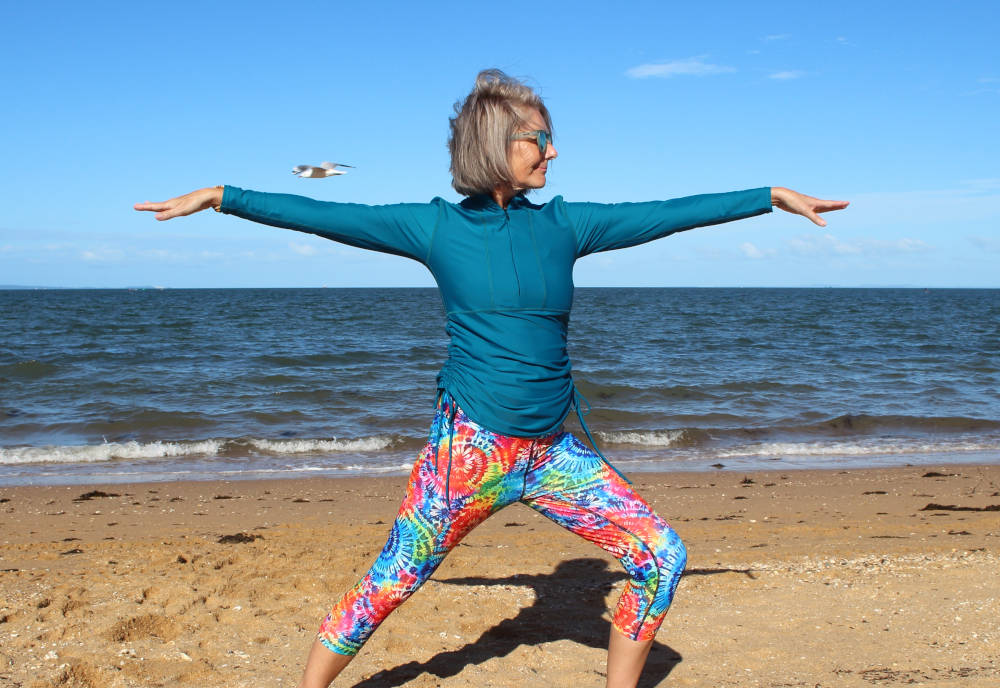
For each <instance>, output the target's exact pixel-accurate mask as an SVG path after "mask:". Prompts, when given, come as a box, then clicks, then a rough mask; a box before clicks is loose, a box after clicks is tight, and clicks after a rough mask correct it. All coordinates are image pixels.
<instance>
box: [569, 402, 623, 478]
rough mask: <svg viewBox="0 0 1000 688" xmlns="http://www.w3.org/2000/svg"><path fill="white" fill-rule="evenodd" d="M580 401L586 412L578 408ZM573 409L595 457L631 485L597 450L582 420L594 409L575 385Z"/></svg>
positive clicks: (595, 443) (592, 437)
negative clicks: (585, 406) (598, 457)
mask: <svg viewBox="0 0 1000 688" xmlns="http://www.w3.org/2000/svg"><path fill="white" fill-rule="evenodd" d="M581 401H583V403H585V404H586V405H587V410H586V411H584V410H582V409H581V408H580V402H581ZM573 408H575V409H576V417H577V418H578V419H579V420H580V427H581V428H583V433H584V434H585V435H586V436H587V439H588V440H590V446H591V447H593V448H594V451H595V452H597V455H598V456H600V457H601V460H602V461H604V463H605V464H607V466H608V468H610V469H611V470H613V471H614V472H615V473H617V474H618V476H619V477H620V478H621V479H622V480H624V481H625V482H627V483H628V484H629V485H631V484H632V481H631V480H629V479H628V478H626V477H625V474H624V473H622V472H621V471H619V470H618V469H617V468H615V465H614V464H613V463H611V462H610V461H608V457H606V456H605V455H604V454H602V453H601V450H600V449H598V448H597V442H595V441H594V436H593V435H591V434H590V428H588V427H587V421H585V420H584V419H583V417H584V416H586V415H588V414H590V412H591V411H592V410H593V408H594V407H593V406H591V405H590V402H589V401H588V400H587V397H585V396H583V394H581V393H580V390H578V389H577V388H576V385H573Z"/></svg>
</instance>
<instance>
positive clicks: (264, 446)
mask: <svg viewBox="0 0 1000 688" xmlns="http://www.w3.org/2000/svg"><path fill="white" fill-rule="evenodd" d="M398 443H399V440H398V439H396V438H393V437H386V436H384V435H377V436H375V437H361V438H358V439H354V440H338V439H336V438H333V439H325V440H324V439H304V440H267V439H263V440H258V439H252V440H247V444H249V445H250V446H251V447H253V448H254V449H258V450H260V451H265V452H268V453H271V454H315V453H318V452H372V451H379V450H382V449H388V448H389V447H391V446H393V445H394V444H398Z"/></svg>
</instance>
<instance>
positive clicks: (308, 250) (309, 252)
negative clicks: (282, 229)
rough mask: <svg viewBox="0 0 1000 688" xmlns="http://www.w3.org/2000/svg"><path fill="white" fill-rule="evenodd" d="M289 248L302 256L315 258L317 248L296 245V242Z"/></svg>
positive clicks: (307, 245)
mask: <svg viewBox="0 0 1000 688" xmlns="http://www.w3.org/2000/svg"><path fill="white" fill-rule="evenodd" d="M288 248H290V249H292V250H293V251H295V252H296V253H298V254H299V255H300V256H315V255H316V247H315V246H312V245H311V244H296V243H295V242H289V244H288Z"/></svg>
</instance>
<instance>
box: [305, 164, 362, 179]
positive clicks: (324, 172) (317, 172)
mask: <svg viewBox="0 0 1000 688" xmlns="http://www.w3.org/2000/svg"><path fill="white" fill-rule="evenodd" d="M338 167H350V168H352V169H353V167H354V165H344V164H342V163H339V162H323V163H320V165H319V167H314V166H313V165H297V166H296V167H295V168H294V169H293V170H292V174H297V175H298V176H300V177H302V178H303V179H306V178H313V179H321V178H323V177H335V176H337V175H339V174H347V170H339V169H337V168H338Z"/></svg>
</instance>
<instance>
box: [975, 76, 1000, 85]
mask: <svg viewBox="0 0 1000 688" xmlns="http://www.w3.org/2000/svg"><path fill="white" fill-rule="evenodd" d="M979 83H981V84H1000V79H997V78H996V77H992V76H984V77H982V78H981V79H979Z"/></svg>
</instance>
